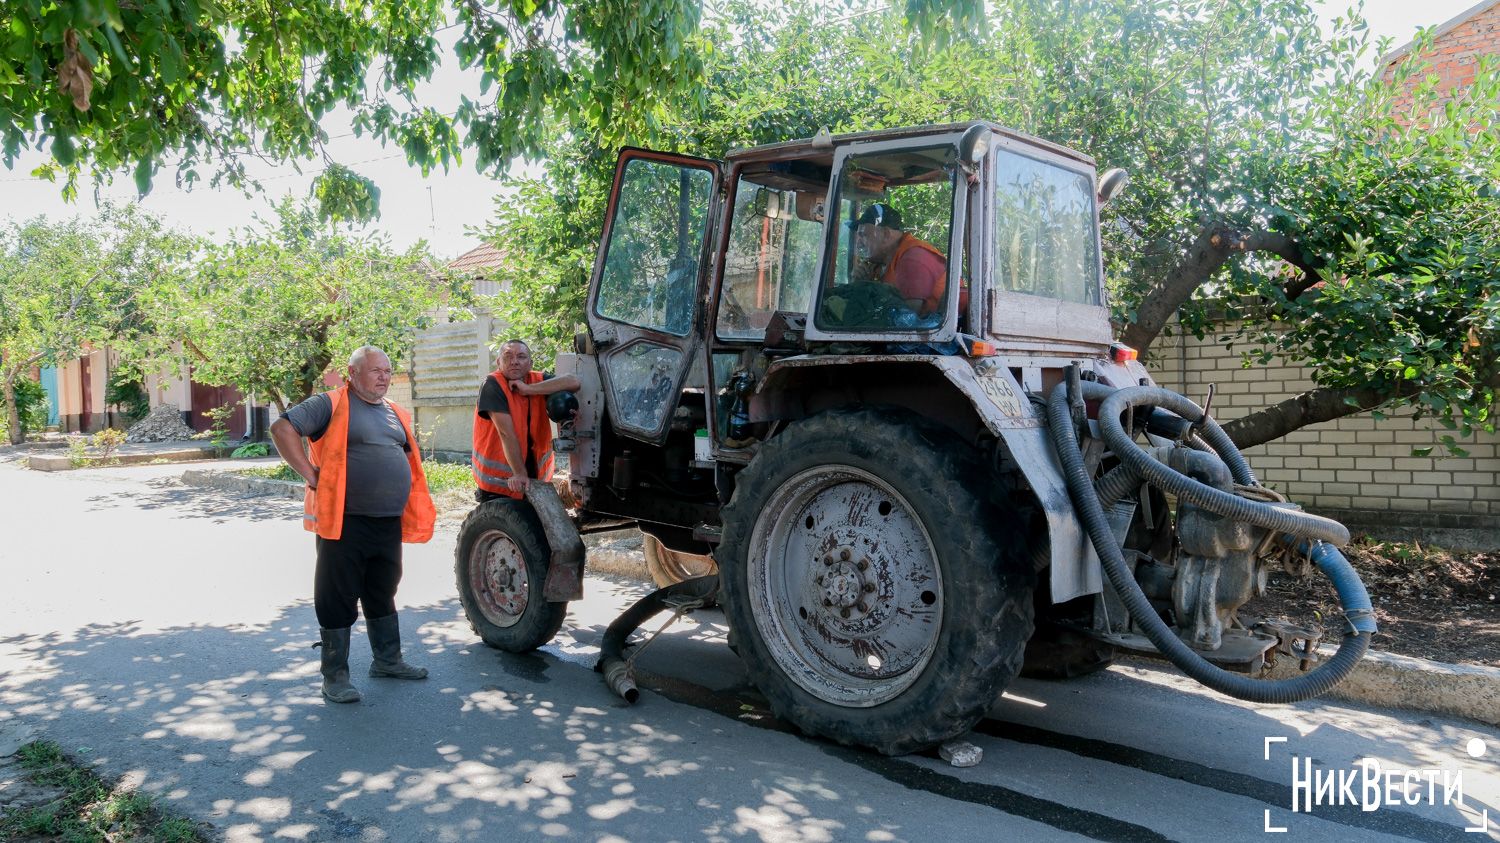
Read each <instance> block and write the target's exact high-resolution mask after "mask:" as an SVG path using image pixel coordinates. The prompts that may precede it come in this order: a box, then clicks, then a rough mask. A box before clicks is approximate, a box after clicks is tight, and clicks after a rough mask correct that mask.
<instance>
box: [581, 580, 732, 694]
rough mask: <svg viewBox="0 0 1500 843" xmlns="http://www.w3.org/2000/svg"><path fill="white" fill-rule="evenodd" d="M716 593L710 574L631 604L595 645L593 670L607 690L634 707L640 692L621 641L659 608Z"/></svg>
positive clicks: (688, 604) (679, 605)
mask: <svg viewBox="0 0 1500 843" xmlns="http://www.w3.org/2000/svg"><path fill="white" fill-rule="evenodd" d="M718 590H719V577H718V575H711V576H707V577H697V578H694V579H691V580H684V581H683V582H680V583H674V584H673V585H669V586H667V587H666V588H659V589H657V590H656V591H653V592H651V593H650V594H648V595H646V596H645V597H642V598H641V599H639V600H637V601H635V603H634V604H632V605H631V607H630V608H628V609H626V610H625V611H624V612H622V613H621V614H620V616H619V617H618V618H615V620H614V622H613V623H611V624H610V625H609V628H608V629H606V630H604V639H603V640H602V641H600V642H599V663H598V664H596V665H594V670H595V671H596V672H598V673H602V674H604V682H605V684H606V685H608V686H609V689H610V690H611V691H614V692H615V693H616V694H618V695H619V696H620V698H621V699H623V700H625V702H627V703H631V704H634V703H635V701H636V700H639V699H640V698H641V691H640V689H639V688H637V687H636V686H635V676H634V674H633V673H632V671H631V665H630V660H629V659H627V658H626V657H625V641H626V639H628V638H629V637H630V633H632V632H635V631H636V629H637V628H638V627H640V625H641V624H643V623H645V622H646V621H648V620H650V619H651V618H652V617H654V616H655V615H656V614H657V613H658V612H661V611H662V610H663V609H673V608H682V607H685V608H691V607H693V606H701V605H703V604H704V603H706V602H707V601H708V599H709V598H711V597H713V595H714V594H715V593H717V592H718ZM647 643H650V642H649V641H648V642H647ZM642 646H644V645H642ZM637 652H639V650H637Z"/></svg>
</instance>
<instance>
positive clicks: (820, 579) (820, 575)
mask: <svg viewBox="0 0 1500 843" xmlns="http://www.w3.org/2000/svg"><path fill="white" fill-rule="evenodd" d="M822 584H823V575H822V574H818V585H822Z"/></svg>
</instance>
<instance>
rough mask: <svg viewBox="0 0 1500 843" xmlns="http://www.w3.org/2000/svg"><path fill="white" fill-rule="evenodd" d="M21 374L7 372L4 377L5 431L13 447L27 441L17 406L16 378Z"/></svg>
mask: <svg viewBox="0 0 1500 843" xmlns="http://www.w3.org/2000/svg"><path fill="white" fill-rule="evenodd" d="M19 374H20V372H6V373H5V376H4V390H5V429H6V431H7V432H8V434H9V439H10V444H12V445H19V444H21V443H22V442H23V441H25V439H26V434H25V433H23V432H22V431H21V411H20V408H19V407H17V406H16V376H17V375H19Z"/></svg>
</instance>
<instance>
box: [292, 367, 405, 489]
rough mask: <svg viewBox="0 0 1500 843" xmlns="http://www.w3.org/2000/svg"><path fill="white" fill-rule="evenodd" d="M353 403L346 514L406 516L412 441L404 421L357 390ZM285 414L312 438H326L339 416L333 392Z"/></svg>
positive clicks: (350, 410)
mask: <svg viewBox="0 0 1500 843" xmlns="http://www.w3.org/2000/svg"><path fill="white" fill-rule="evenodd" d="M345 400H347V401H348V402H349V458H348V459H349V465H348V468H347V472H348V473H347V474H346V476H345V478H344V512H345V513H347V514H349V515H370V516H376V517H390V516H392V515H400V514H401V512H402V510H404V509H405V508H406V499H407V497H408V496H409V495H410V494H411V464H410V463H408V462H407V461H406V452H407V450H408V449H409V447H410V446H409V445H408V444H407V441H406V431H405V430H404V429H403V428H402V427H401V419H399V418H397V417H396V411H395V410H392V409H391V408H390V406H389V405H387V404H385V403H384V402H382V403H380V404H371V403H369V402H367V401H365V400H364V399H362V398H360V397H359V396H357V395H355V394H354V393H353V392H349V393H348V395H347V397H346V399H345ZM281 417H282V418H284V419H286V420H287V421H288V422H290V423H291V425H292V427H294V428H296V429H297V432H298V433H300V434H302V435H303V436H306V437H307V438H308V439H314V440H316V439H319V438H322V436H323V433H324V432H325V431H326V430H328V422H329V421H330V420H332V419H333V402H332V401H331V400H329V398H328V393H326V392H325V393H322V394H319V395H314V396H313V397H311V398H309V399H307V400H306V401H303V402H302V403H301V404H298V405H297V406H295V407H293V408H291V409H290V410H287V411H286V412H285V413H283V414H282V416H281Z"/></svg>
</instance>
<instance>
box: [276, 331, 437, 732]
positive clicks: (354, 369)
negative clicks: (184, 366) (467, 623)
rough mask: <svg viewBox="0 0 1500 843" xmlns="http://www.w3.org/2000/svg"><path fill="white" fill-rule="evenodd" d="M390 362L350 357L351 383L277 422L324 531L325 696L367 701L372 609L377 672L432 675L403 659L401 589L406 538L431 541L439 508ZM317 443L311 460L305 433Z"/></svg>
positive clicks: (358, 354)
mask: <svg viewBox="0 0 1500 843" xmlns="http://www.w3.org/2000/svg"><path fill="white" fill-rule="evenodd" d="M390 385H391V359H390V358H389V357H387V356H386V354H385V352H383V351H381V350H380V349H378V348H375V347H374V346H368V345H367V346H364V347H362V348H360V349H358V350H357V351H355V352H354V354H352V355H350V357H349V378H348V381H347V382H346V383H345V384H344V385H343V386H341V387H339V388H338V389H335V390H333V391H332V392H325V393H322V394H320V395H314V396H313V397H311V398H309V399H307V400H306V401H303V402H302V403H300V404H298V405H297V406H295V407H292V408H291V409H289V410H287V411H286V413H285V414H283V415H282V417H281V418H279V419H277V420H276V421H275V423H273V424H272V425H271V438H272V440H273V441H274V442H275V443H276V450H278V451H280V452H281V458H282V459H284V460H286V462H287V465H289V466H291V467H292V469H293V470H295V471H296V472H297V473H298V474H300V475H302V477H303V479H305V480H306V481H307V493H306V496H305V501H304V514H303V516H302V524H303V526H304V527H306V528H307V529H308V530H309V531H311V532H314V533H317V536H318V538H317V547H318V562H317V569H316V572H315V573H314V575H313V606H314V610H315V611H316V612H317V616H318V626H319V627H321V628H322V648H323V696H324V697H326V698H327V699H328V700H330V701H332V702H337V703H351V702H355V701H357V700H358V699H359V691H358V690H356V689H355V687H354V686H353V685H352V684H350V682H349V630H350V627H352V626H353V625H354V620H355V618H356V617H358V607H359V606H361V605H362V606H363V608H364V613H365V627H366V630H367V631H368V633H369V636H370V650H371V652H373V654H374V661H373V662H372V663H371V665H370V675H371V676H375V677H386V678H392V679H426V678H427V670H426V668H421V667H412V666H411V665H409V664H407V663H406V662H405V661H404V660H402V658H401V629H400V626H399V624H398V623H397V620H396V586H397V585H398V584H399V583H400V582H401V544H402V542H410V543H414V544H420V543H422V542H425V541H427V540H428V539H431V538H432V526H433V522H434V520H435V510H434V507H433V505H432V497H431V495H429V494H428V491H427V477H426V475H425V474H423V472H422V455H421V452H420V451H419V449H418V447H417V439H416V437H415V436H414V435H413V434H412V426H411V416H410V415H409V414H408V413H407V412H406V410H404V409H402V408H401V407H398V406H396V405H395V404H393V403H391V402H390V401H388V400H386V397H385V393H386V390H388V389H390ZM303 437H306V438H307V439H308V440H309V441H310V442H311V445H312V459H311V460H309V459H308V457H307V455H306V454H304V453H303V450H302V439H303Z"/></svg>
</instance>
